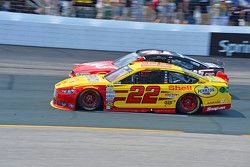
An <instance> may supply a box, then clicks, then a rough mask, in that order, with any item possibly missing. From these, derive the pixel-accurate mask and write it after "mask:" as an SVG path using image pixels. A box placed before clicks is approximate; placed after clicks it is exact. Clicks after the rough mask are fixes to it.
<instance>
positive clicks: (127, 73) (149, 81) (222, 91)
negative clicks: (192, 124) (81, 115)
mask: <svg viewBox="0 0 250 167" xmlns="http://www.w3.org/2000/svg"><path fill="white" fill-rule="evenodd" d="M51 105H52V106H53V107H55V108H58V109H65V110H87V111H92V110H102V109H103V110H105V111H128V112H159V113H176V112H179V113H184V114H193V113H196V112H198V111H202V112H214V111H217V110H227V109H230V107H231V96H230V94H229V88H228V85H227V83H226V82H225V81H224V80H223V79H221V78H218V77H214V76H201V75H199V74H197V73H194V72H192V71H189V70H185V69H183V68H181V67H178V66H175V65H172V64H166V63H159V62H135V63H132V64H129V65H127V66H124V67H121V68H119V69H117V70H115V71H113V72H110V73H108V74H106V75H103V74H95V75H82V76H77V77H72V78H68V79H65V80H63V81H61V82H59V83H57V84H56V85H55V90H54V98H53V100H52V101H51Z"/></svg>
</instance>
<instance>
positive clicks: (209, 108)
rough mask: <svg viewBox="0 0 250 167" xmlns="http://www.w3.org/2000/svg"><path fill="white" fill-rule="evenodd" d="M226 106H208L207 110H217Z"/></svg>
mask: <svg viewBox="0 0 250 167" xmlns="http://www.w3.org/2000/svg"><path fill="white" fill-rule="evenodd" d="M225 109H226V106H216V107H208V108H207V111H217V110H225Z"/></svg>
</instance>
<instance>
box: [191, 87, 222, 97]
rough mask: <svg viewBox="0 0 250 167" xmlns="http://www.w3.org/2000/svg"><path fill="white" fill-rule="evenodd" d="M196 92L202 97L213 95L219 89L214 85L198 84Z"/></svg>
mask: <svg viewBox="0 0 250 167" xmlns="http://www.w3.org/2000/svg"><path fill="white" fill-rule="evenodd" d="M195 93H196V94H198V95H200V96H202V97H212V96H215V95H216V94H217V93H218V90H217V88H216V87H214V86H197V87H196V88H195Z"/></svg>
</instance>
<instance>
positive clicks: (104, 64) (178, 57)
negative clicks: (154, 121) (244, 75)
mask: <svg viewBox="0 0 250 167" xmlns="http://www.w3.org/2000/svg"><path fill="white" fill-rule="evenodd" d="M140 61H154V62H162V63H170V64H174V65H177V66H180V67H182V68H185V69H187V70H191V71H193V72H196V73H198V74H200V75H204V76H218V77H220V78H222V79H224V80H225V81H227V82H228V80H229V78H228V76H227V74H225V73H224V64H223V63H222V62H219V61H217V62H216V63H208V62H201V61H198V60H195V59H193V58H191V57H188V56H184V55H182V54H179V53H175V52H170V51H164V50H155V49H145V50H138V51H136V52H133V53H130V54H128V55H125V56H123V57H120V58H119V59H117V60H114V61H97V62H88V63H82V64H78V65H76V66H74V67H73V68H72V70H71V73H70V74H69V76H70V77H74V76H79V75H86V74H105V73H109V72H111V71H113V70H115V69H118V68H120V67H122V66H125V65H128V64H129V63H132V62H140Z"/></svg>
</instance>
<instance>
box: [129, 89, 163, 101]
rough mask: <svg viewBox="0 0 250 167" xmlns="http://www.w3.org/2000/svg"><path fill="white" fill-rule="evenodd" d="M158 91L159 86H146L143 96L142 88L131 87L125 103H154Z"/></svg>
mask: <svg viewBox="0 0 250 167" xmlns="http://www.w3.org/2000/svg"><path fill="white" fill-rule="evenodd" d="M160 90H161V88H160V87H159V86H148V87H146V93H145V94H144V91H145V87H144V86H131V88H130V93H129V95H128V98H127V101H126V103H156V102H157V99H158V97H157V96H158V95H159V93H160ZM143 94H144V95H143Z"/></svg>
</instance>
